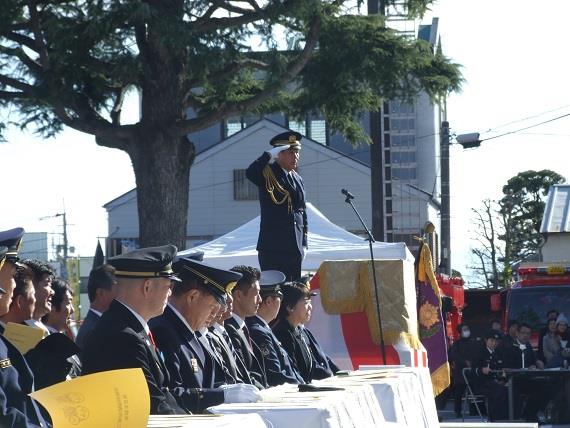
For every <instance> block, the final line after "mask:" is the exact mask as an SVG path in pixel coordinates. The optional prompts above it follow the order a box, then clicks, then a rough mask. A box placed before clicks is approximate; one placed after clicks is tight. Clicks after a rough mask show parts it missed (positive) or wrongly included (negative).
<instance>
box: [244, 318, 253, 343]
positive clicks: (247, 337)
mask: <svg viewBox="0 0 570 428" xmlns="http://www.w3.org/2000/svg"><path fill="white" fill-rule="evenodd" d="M242 329H243V334H245V337H246V339H247V341H248V343H249V347H250V349H253V345H252V343H251V337H250V335H249V330H248V328H247V326H246V325H245V324H244V325H243V327H242Z"/></svg>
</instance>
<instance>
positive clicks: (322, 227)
mask: <svg viewBox="0 0 570 428" xmlns="http://www.w3.org/2000/svg"><path fill="white" fill-rule="evenodd" d="M307 217H308V223H309V250H308V252H307V255H306V257H305V260H303V270H310V271H316V270H317V269H318V268H319V266H320V265H321V263H322V262H323V261H325V260H359V259H367V260H369V259H370V250H369V246H368V241H365V240H364V239H363V238H362V237H360V236H357V235H354V234H352V233H350V232H347V231H346V230H345V229H343V228H342V227H340V226H337V225H336V224H334V223H332V222H330V221H329V220H328V219H327V218H326V217H325V216H324V215H323V214H322V213H321V212H320V211H319V210H317V209H316V208H315V207H314V206H313V205H312V204H310V203H307ZM259 218H260V217H259V216H257V217H256V218H254V219H253V220H250V221H249V222H247V223H246V224H244V225H243V226H240V227H238V228H237V229H234V230H232V231H231V232H229V233H226V234H225V235H222V236H220V237H219V238H217V239H214V240H213V241H210V242H207V243H205V244H202V245H200V246H198V247H194V248H192V249H191V250H187V251H181V252H180V253H179V255H184V254H185V253H186V252H192V251H194V250H201V251H203V252H204V261H205V262H206V263H208V264H210V265H212V266H216V267H219V268H222V269H230V268H231V267H233V266H236V265H248V266H255V267H259V263H258V260H257V250H256V249H255V247H256V245H257V237H258V235H259ZM373 248H374V258H375V259H378V260H383V259H384V260H386V259H391V260H393V259H401V260H408V261H412V262H413V260H414V258H413V256H412V254H411V253H410V251H409V250H408V248H407V247H406V244H404V243H402V242H397V243H385V242H375V243H374V244H373Z"/></svg>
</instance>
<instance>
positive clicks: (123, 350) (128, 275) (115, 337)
mask: <svg viewBox="0 0 570 428" xmlns="http://www.w3.org/2000/svg"><path fill="white" fill-rule="evenodd" d="M175 255H176V247H175V246H174V245H165V246H162V247H152V248H140V249H138V250H134V251H131V252H129V253H125V254H121V255H119V256H115V257H112V258H110V259H109V260H108V263H109V264H110V265H111V266H113V267H114V268H115V269H116V270H115V275H116V277H117V282H118V287H117V298H116V299H115V300H113V302H112V303H111V305H110V306H109V310H108V311H107V312H105V313H104V314H103V316H102V317H101V319H100V320H99V322H98V323H97V325H96V326H95V329H94V330H93V332H92V333H91V335H90V337H89V339H88V341H87V344H86V345H85V348H84V349H83V352H82V353H81V358H82V361H83V374H89V373H96V372H102V371H107V370H117V369H127V368H141V369H142V371H143V373H144V376H145V378H146V382H147V386H148V390H149V395H150V413H151V414H186V413H187V411H186V410H185V409H184V408H182V407H181V406H180V405H179V404H178V403H177V401H176V398H175V397H174V396H173V395H172V393H171V392H170V390H169V388H168V385H169V384H170V379H169V378H168V371H167V370H166V367H165V365H164V362H163V361H162V359H161V358H160V357H159V353H158V349H157V348H156V345H155V344H154V340H153V338H152V335H151V333H150V329H149V327H148V325H147V322H148V320H150V319H151V318H154V317H156V316H159V315H161V314H162V313H163V311H164V308H165V306H166V304H167V302H168V297H169V296H170V294H171V287H172V282H173V281H179V280H178V278H177V277H176V276H175V275H174V272H173V270H172V264H171V263H172V259H173V258H174V256H175Z"/></svg>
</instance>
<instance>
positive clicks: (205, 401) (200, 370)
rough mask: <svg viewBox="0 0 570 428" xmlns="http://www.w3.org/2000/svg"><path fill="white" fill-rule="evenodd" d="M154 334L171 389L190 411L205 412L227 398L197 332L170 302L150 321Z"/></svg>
mask: <svg viewBox="0 0 570 428" xmlns="http://www.w3.org/2000/svg"><path fill="white" fill-rule="evenodd" d="M149 325H150V328H151V331H152V335H153V336H154V340H155V342H156V345H157V346H158V349H159V350H160V352H162V355H163V357H164V364H165V366H166V369H167V371H168V377H169V384H168V386H169V387H170V390H171V391H172V394H173V395H174V396H175V397H176V398H177V399H178V402H179V403H180V404H181V405H182V406H183V407H184V408H186V409H188V410H189V411H191V412H202V411H203V410H205V409H206V408H208V407H210V406H216V405H218V404H221V403H223V402H224V392H223V391H222V390H219V389H213V388H214V368H213V362H212V360H211V359H210V358H208V357H207V354H206V353H205V352H204V350H203V349H202V345H200V343H199V342H198V339H196V336H195V335H194V333H193V332H192V331H190V330H189V329H188V327H187V326H186V325H185V324H184V323H183V322H182V320H181V319H180V318H179V317H178V315H177V314H176V313H175V312H174V311H173V310H172V309H171V308H170V306H167V307H166V308H165V310H164V313H163V314H162V315H161V316H159V317H156V318H153V319H152V320H150V322H149Z"/></svg>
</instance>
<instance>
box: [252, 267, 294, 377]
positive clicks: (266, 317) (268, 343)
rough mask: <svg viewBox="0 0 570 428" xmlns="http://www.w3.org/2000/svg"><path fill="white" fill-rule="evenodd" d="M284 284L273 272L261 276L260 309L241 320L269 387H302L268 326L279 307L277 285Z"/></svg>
mask: <svg viewBox="0 0 570 428" xmlns="http://www.w3.org/2000/svg"><path fill="white" fill-rule="evenodd" d="M283 282H285V275H284V274H283V273H281V272H279V271H276V270H269V271H263V272H261V277H260V279H259V288H260V294H261V299H262V301H261V305H260V306H259V308H258V309H257V314H256V315H254V316H252V317H248V318H246V319H245V323H246V325H247V327H248V328H249V334H250V335H251V339H252V340H253V342H254V343H255V344H256V345H257V347H256V348H255V349H256V350H258V352H257V353H256V356H257V358H258V359H259V360H263V363H264V365H265V374H266V375H267V383H268V384H269V386H276V385H281V384H283V383H294V384H300V383H305V382H304V381H303V378H302V377H301V375H300V374H299V372H298V371H297V370H295V369H294V368H293V363H292V362H291V359H290V357H289V355H288V354H287V352H286V351H285V349H283V347H282V346H281V344H280V343H279V341H278V340H277V338H276V337H275V335H274V334H273V331H272V330H271V327H269V323H270V322H271V321H273V320H274V319H275V317H276V316H277V313H278V312H279V307H280V305H281V298H282V297H283V294H282V293H281V284H282V283H283Z"/></svg>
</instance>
